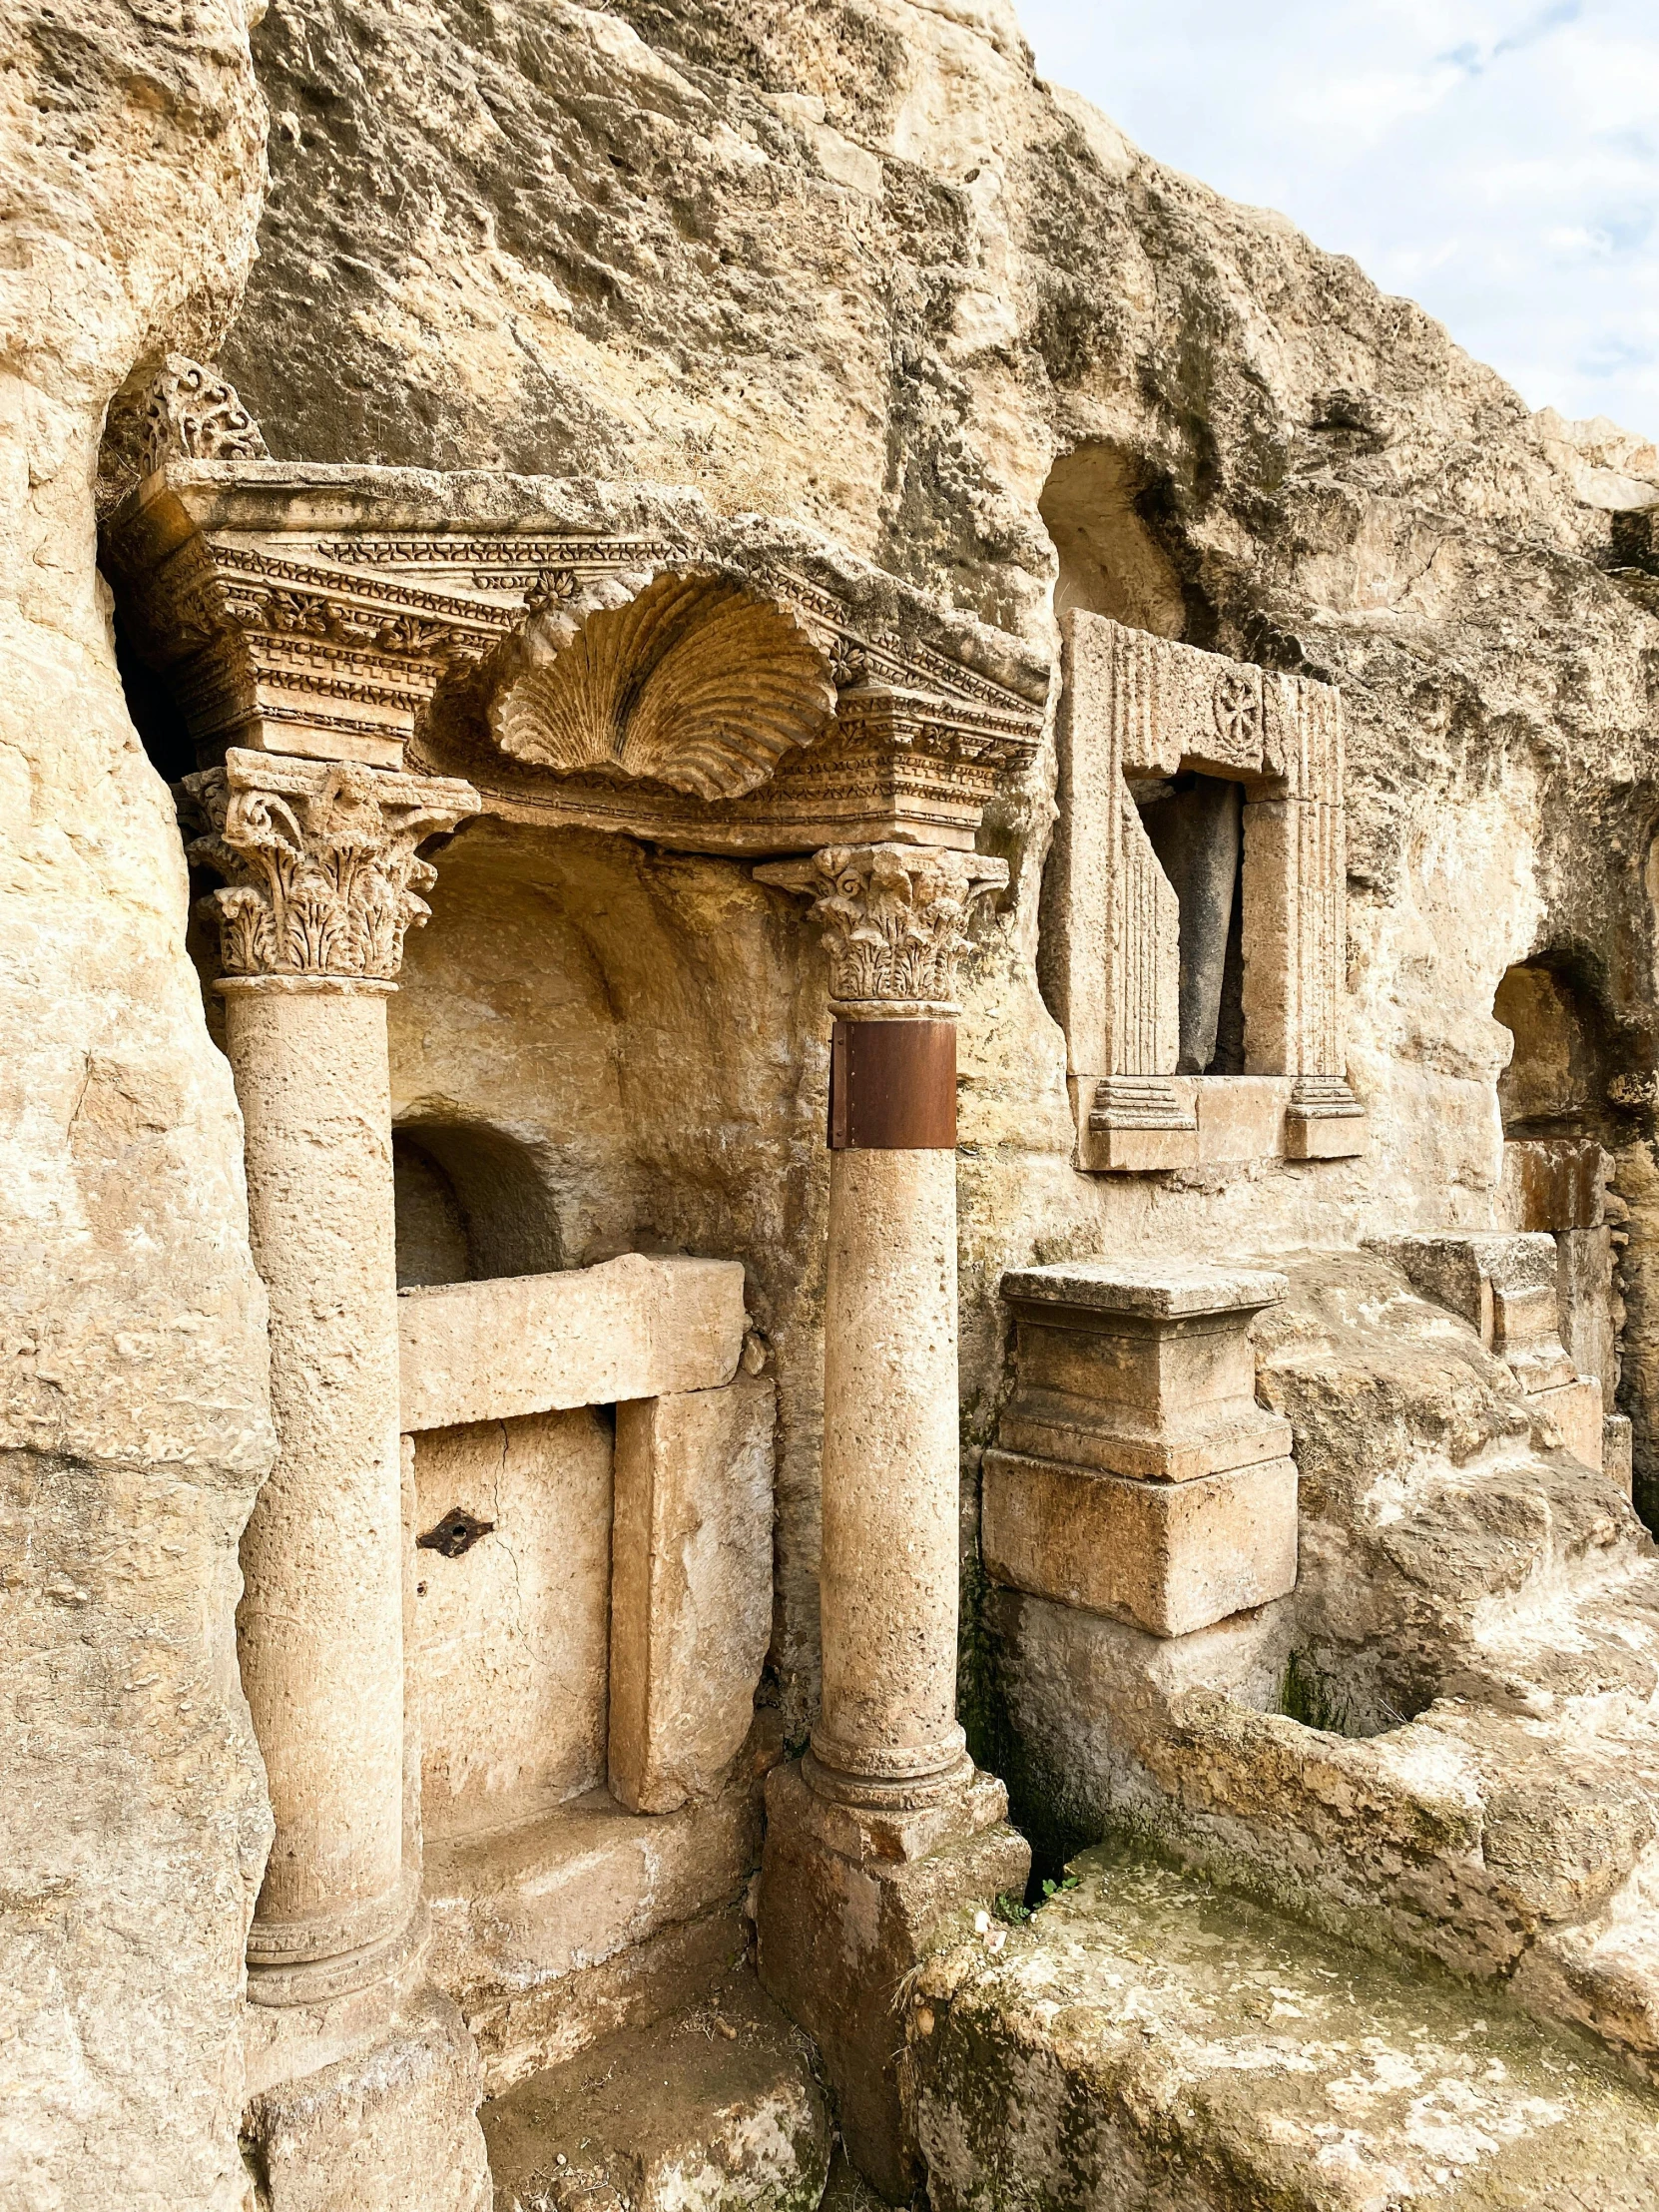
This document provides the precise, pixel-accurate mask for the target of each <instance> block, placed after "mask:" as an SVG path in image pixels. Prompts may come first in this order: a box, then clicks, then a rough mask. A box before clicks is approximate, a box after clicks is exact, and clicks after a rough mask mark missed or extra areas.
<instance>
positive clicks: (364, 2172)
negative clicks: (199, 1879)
mask: <svg viewBox="0 0 1659 2212" xmlns="http://www.w3.org/2000/svg"><path fill="white" fill-rule="evenodd" d="M247 2042H248V2080H249V2086H250V2089H251V2090H252V2092H253V2094H252V2095H251V2097H250V2099H249V2103H248V2106H247V2109H246V2110H245V2112H244V2114H243V2122H242V2141H243V2153H244V2156H245V2157H246V2159H247V2161H248V2165H249V2167H250V2169H251V2171H252V2173H253V2175H254V2177H255V2180H256V2183H257V2185H258V2187H259V2190H260V2192H261V2194H260V2195H259V2198H258V2202H259V2205H260V2212H487V2208H488V2206H489V2203H490V2176H489V2164H488V2161H487V2159H486V2157H485V2153H484V2137H483V2132H482V2130H481V2129H480V2127H479V2125H478V2104H479V2100H480V2099H481V2097H482V2095H483V2080H482V2076H481V2074H480V2071H479V2065H478V2051H477V2046H476V2045H475V2044H474V2042H473V2039H472V2037H471V2035H470V2034H469V2032H468V2031H467V2027H466V2023H465V2021H464V2020H463V2019H462V2017H461V2015H460V2012H459V2010H458V2009H457V2007H456V2006H455V2004H454V2003H453V2002H452V2000H451V1999H450V1998H449V1997H447V1996H446V1995H445V1994H444V1993H443V1991H442V1990H441V1989H439V1988H437V1987H436V1986H435V1984H434V1983H432V1982H431V1981H429V1980H427V1979H426V1968H425V1959H424V1946H423V1945H422V1946H420V1947H418V1948H417V1949H415V1950H414V1951H413V1952H412V1953H411V1954H410V1955H409V1956H408V1957H406V1959H405V1960H404V1961H403V1964H402V1969H401V1971H400V1972H399V1973H397V1974H396V1975H394V1976H393V1977H392V1978H390V1979H388V1980H382V1981H381V1982H379V1983H378V1984H377V1985H376V1986H374V1987H372V1988H362V1989H354V1990H352V1991H351V1992H349V1993H348V1994H346V1995H344V1996H341V1997H336V1998H332V1999H329V2000H323V2001H319V2002H317V2003H314V2004H305V2005H298V2004H292V2003H288V2004H284V2005H283V2006H282V2007H280V2008H279V2009H278V2008H277V2007H260V2008H258V2009H256V2008H253V2007H251V2008H250V2011H249V2014H248V2022H247Z"/></svg>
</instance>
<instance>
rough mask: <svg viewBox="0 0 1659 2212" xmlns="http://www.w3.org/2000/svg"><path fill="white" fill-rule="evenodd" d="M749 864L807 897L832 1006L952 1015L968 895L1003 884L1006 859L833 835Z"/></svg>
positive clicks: (885, 1014) (909, 1015)
mask: <svg viewBox="0 0 1659 2212" xmlns="http://www.w3.org/2000/svg"><path fill="white" fill-rule="evenodd" d="M755 874H756V877H757V879H758V880H759V881H761V882H763V883H775V884H777V885H778V887H779V888H780V889H782V890H789V891H798V892H802V893H805V894H806V895H807V896H808V897H810V898H811V899H812V901H813V905H812V915H813V919H814V920H815V921H816V922H817V923H818V924H819V926H820V927H821V928H822V930H823V931H824V938H825V944H826V947H827V949H828V951H829V954H830V1003H831V1005H832V1006H833V1007H834V1009H835V1011H836V1012H837V1013H838V1014H842V1015H846V1016H850V1017H852V1018H855V1019H860V1020H865V1021H869V1020H880V1019H882V1018H886V1019H907V1020H915V1019H928V1018H931V1019H951V1018H953V1017H954V1016H955V1014H956V1013H957V1012H958V1011H959V1009H958V1007H957V1004H956V979H957V968H958V964H959V961H960V958H961V955H962V953H963V951H964V950H965V949H966V947H967V944H968V942H969V939H968V931H967V922H968V916H969V914H970V913H971V911H972V907H973V902H974V900H975V899H976V898H980V897H983V896H984V894H985V893H986V892H987V891H993V890H1000V889H1001V888H1002V886H1003V885H1004V884H1005V883H1006V882H1007V880H1008V863H1007V861H1006V860H995V859H987V858H985V857H984V856H983V855H982V854H980V853H977V852H951V851H939V850H934V849H930V848H929V847H927V846H925V845H908V844H866V845H830V846H827V847H826V848H825V850H823V851H822V852H815V853H814V854H813V856H812V858H811V859H806V860H784V861H780V862H776V863H774V864H772V865H771V866H768V867H760V868H757V869H756V870H755Z"/></svg>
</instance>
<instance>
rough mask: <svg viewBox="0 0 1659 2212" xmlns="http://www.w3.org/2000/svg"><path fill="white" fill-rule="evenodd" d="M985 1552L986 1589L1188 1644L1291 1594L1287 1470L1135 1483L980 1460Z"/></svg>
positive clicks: (1007, 1455) (1292, 1483) (1292, 1514)
mask: <svg viewBox="0 0 1659 2212" xmlns="http://www.w3.org/2000/svg"><path fill="white" fill-rule="evenodd" d="M984 1482H985V1487H984V1503H983V1518H982V1521H981V1531H982V1534H981V1541H982V1543H983V1546H984V1556H985V1572H986V1573H987V1574H988V1575H989V1576H990V1578H991V1580H992V1581H993V1582H998V1583H1002V1584H1003V1585H1005V1586H1006V1587H1008V1588H1011V1589H1016V1590H1024V1591H1027V1592H1028V1593H1029V1594H1030V1595H1031V1596H1033V1597H1046V1598H1052V1599H1054V1600H1055V1601H1056V1602H1057V1603H1058V1604H1061V1605H1070V1606H1075V1607H1077V1608H1079V1609H1080V1610H1082V1611H1084V1612H1088V1613H1104V1614H1106V1615H1108V1616H1109V1617H1110V1618H1111V1619H1113V1620H1120V1621H1127V1622H1129V1623H1131V1624H1132V1625H1133V1626H1134V1627H1136V1628H1145V1629H1148V1630H1150V1631H1151V1633H1152V1634H1153V1635H1155V1636H1187V1635H1191V1634H1192V1633H1193V1632H1194V1631H1195V1630H1197V1629H1200V1628H1208V1627H1210V1626H1211V1624H1212V1623H1214V1622H1216V1621H1220V1620H1226V1619H1227V1618H1228V1617H1229V1616H1230V1615H1231V1614H1234V1613H1242V1612H1246V1611H1248V1610H1249V1609H1250V1608H1252V1607H1254V1606H1258V1605H1266V1604H1268V1603H1270V1602H1271V1601H1272V1600H1273V1599H1274V1598H1280V1597H1288V1596H1289V1595H1290V1593H1291V1591H1292V1590H1294V1589H1295V1588H1296V1573H1297V1474H1296V1464H1295V1462H1294V1461H1293V1460H1291V1459H1265V1460H1263V1461H1261V1462H1260V1463H1259V1464H1258V1465H1256V1466H1250V1467H1234V1468H1230V1469H1228V1470H1227V1471H1226V1472H1224V1473H1221V1474H1205V1475H1199V1476H1198V1477H1197V1478H1196V1479H1195V1480H1193V1481H1191V1482H1138V1481H1132V1480H1128V1479H1126V1478H1124V1477H1123V1476H1120V1475H1113V1474H1099V1473H1096V1472H1094V1471H1092V1470H1090V1469H1086V1468H1082V1467H1068V1466H1064V1465H1061V1464H1060V1463H1059V1462H1057V1461H1055V1460H1052V1459H1028V1458H1023V1457H1021V1456H1019V1455H1018V1454H1017V1453H1014V1452H1008V1451H995V1450H992V1451H988V1452H987V1453H986V1454H985V1473H984Z"/></svg>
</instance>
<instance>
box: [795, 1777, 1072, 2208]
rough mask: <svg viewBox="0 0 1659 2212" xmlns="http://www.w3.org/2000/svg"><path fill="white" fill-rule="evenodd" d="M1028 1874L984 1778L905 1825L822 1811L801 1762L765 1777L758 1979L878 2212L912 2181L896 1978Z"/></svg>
mask: <svg viewBox="0 0 1659 2212" xmlns="http://www.w3.org/2000/svg"><path fill="white" fill-rule="evenodd" d="M1030 1872H1031V1850H1030V1846H1029V1845H1028V1844H1027V1843H1026V1842H1025V1840H1024V1838H1023V1837H1021V1836H1019V1835H1016V1833H1015V1832H1014V1830H1013V1829H1011V1828H1010V1827H1009V1826H1008V1794H1007V1792H1006V1790H1005V1789H1004V1788H1003V1786H1002V1784H1001V1783H1000V1782H998V1781H996V1780H995V1779H994V1778H993V1777H992V1776H990V1775H986V1774H976V1775H974V1776H973V1777H972V1779H971V1780H970V1781H969V1782H967V1783H966V1784H965V1785H963V1786H962V1787H961V1788H959V1789H957V1790H955V1791H954V1792H952V1793H951V1795H950V1797H949V1798H948V1799H946V1800H945V1801H943V1802H942V1803H941V1804H939V1805H937V1806H934V1807H930V1808H926V1809H923V1810H922V1811H921V1812H920V1813H919V1814H918V1815H916V1816H911V1817H908V1818H906V1817H905V1816H903V1815H897V1816H895V1815H892V1814H878V1815H874V1816H869V1815H861V1814H860V1813H859V1812H858V1811H857V1810H856V1809H854V1808H850V1807H842V1806H839V1805H836V1804H834V1803H833V1802H831V1801H828V1800H826V1799H825V1798H823V1797H822V1796H820V1794H819V1793H818V1791H817V1790H815V1789H814V1788H813V1787H812V1786H811V1784H810V1783H809V1782H808V1780H807V1779H806V1777H805V1776H804V1774H803V1771H802V1764H801V1763H797V1764H795V1765H793V1766H787V1767H780V1768H778V1769H777V1770H776V1772H774V1773H773V1774H772V1775H771V1776H770V1777H769V1778H768V1782H767V1840H766V1853H765V1857H764V1858H763V1860H762V1863H761V1891H760V1912H759V1927H760V1944H761V1957H760V1965H761V1980H762V1982H763V1983H764V1985H765V1986H766V1988H767V1989H768V1990H770V1991H771V1993H772V1995H773V1996H775V1997H776V1998H777V1999H778V2001H779V2002H780V2003H781V2004H782V2005H783V2006H784V2008H785V2010H786V2011H788V2012H789V2013H791V2014H792V2015H793V2017H794V2018H796V2019H797V2020H799V2021H800V2022H801V2024H802V2026H803V2027H805V2028H806V2029H807V2030H808V2032H809V2033H810V2034H811V2035H812V2036H813V2037H814V2038H815V2040H816V2041H817V2043H818V2046H819V2050H820V2052H821V2053H822V2055H823V2059H824V2066H825V2071H826V2072H827V2073H828V2075H829V2077H830V2084H831V2086H832V2087H833V2089H834V2093H835V2113H836V2119H837V2121H838V2123H839V2126H840V2131H841V2137H842V2140H843V2141H844V2142H845V2144H846V2148H847V2152H848V2155H849V2156H850V2157H851V2159H852V2162H853V2164H854V2165H855V2166H856V2167H857V2168H858V2170H859V2172H860V2173H862V2174H863V2175H864V2176H865V2177H866V2179H868V2180H869V2181H871V2182H873V2183H874V2185H875V2187H876V2188H877V2189H878V2190H879V2191H880V2192H881V2194H882V2195H883V2196H884V2197H885V2198H886V2199H887V2200H888V2202H889V2203H891V2204H908V2203H909V2202H910V2200H911V2198H912V2196H913V2194H914V2191H915V2187H916V2184H917V2182H918V2181H919V2180H920V2178H921V2171H920V2163H919V2160H918V2157H917V2153H916V2147H915V2136H914V2128H913V2124H912V2118H911V2109H912V2107H911V2097H910V2086H911V2085H910V2083H909V2082H908V2080H907V2079H906V2078H905V2076H904V2071H903V2062H902V2052H903V2048H904V2022H903V2019H902V2017H901V2014H900V2009H899V2008H900V2006H901V2005H902V2003H903V1993H904V1981H905V1977H906V1976H907V1975H908V1974H909V1973H910V1972H911V1970H912V1969H913V1968H914V1967H915V1966H916V1965H918V1964H919V1963H920V1962H921V1960H922V1959H923V1958H925V1957H926V1956H927V1954H928V1953H929V1952H930V1951H933V1950H937V1949H941V1948H943V1947H944V1946H945V1945H946V1944H949V1943H952V1942H958V1941H961V1940H962V1939H964V1938H966V1937H971V1936H973V1934H974V1933H975V1927H974V1924H975V1921H976V1919H977V1918H978V1916H979V1915H980V1914H982V1913H984V1912H985V1911H986V1910H987V1909H988V1908H989V1907H991V1906H992V1905H993V1904H994V1901H995V1900H996V1899H997V1898H998V1897H1000V1896H1005V1895H1012V1896H1014V1897H1016V1898H1017V1897H1023V1896H1024V1894H1025V1885H1026V1881H1027V1879H1028V1877H1029V1875H1030Z"/></svg>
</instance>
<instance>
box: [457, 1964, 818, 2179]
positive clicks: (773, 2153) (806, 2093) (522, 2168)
mask: <svg viewBox="0 0 1659 2212" xmlns="http://www.w3.org/2000/svg"><path fill="white" fill-rule="evenodd" d="M481 2116H482V2119H483V2123H484V2136H485V2140H486V2141H487V2142H488V2144H489V2152H490V2168H491V2171H492V2172H493V2174H494V2176H495V2187H496V2199H495V2201H496V2203H497V2205H498V2206H500V2207H501V2212H623V2208H624V2207H633V2208H634V2212H816V2208H817V2206H818V2204H819V2201H820V2199H821V2198H822V2197H823V2195H824V2184H825V2179H826V2176H827V2175H828V2173H829V2169H830V2107H829V2102H828V2099H827V2098H826V2096H825V2092H824V2089H823V2086H822V2084H821V2083H820V2081H819V2079H818V2076H817V2073H816V2072H815V2070H814V2064H813V2054H812V2046H811V2044H810V2042H809V2041H808V2039H807V2037H806V2036H804V2035H803V2034H802V2032H801V2030H800V2029H799V2028H797V2027H793V2026H792V2025H791V2024H790V2022H789V2021H788V2020H787V2019H786V2018H785V2016H784V2014H783V2013H782V2012H780V2011H779V2009H778V2007H777V2006H776V2005H775V2004H774V2003H773V2002H772V2001H771V1999H770V1998H769V1997H768V1996H766V1995H765V1993H764V1992H763V1991H762V1990H761V1988H760V1987H759V1985H758V1984H757V1982H756V1980H755V1977H754V1974H753V1972H752V1971H751V1970H748V1969H744V1970H741V1971H735V1972H728V1973H727V1974H725V1975H724V1976H722V1977H721V1978H720V1979H719V1980H718V1981H717V1982H716V1983H715V1984H714V1985H713V1987H712V1988H710V1989H709V1990H707V1991H705V1992H704V1993H703V1995H702V1997H701V2001H700V2002H698V2003H697V2004H695V2005H693V2006H690V2007H688V2008H687V2009H686V2010H684V2011H681V2012H677V2013H675V2014H674V2015H673V2016H672V2017H670V2018H668V2019H665V2020H662V2021H660V2022H659V2023H658V2024H657V2025H656V2026H655V2027H651V2028H643V2029H636V2030H634V2031H633V2032H631V2033H624V2034H620V2035H610V2036H606V2037H603V2038H602V2039H601V2040H600V2041H599V2042H597V2043H595V2044H593V2045H592V2047H591V2048H590V2049H588V2050H587V2051H585V2052H583V2054H582V2055H581V2056H580V2057H579V2058H572V2059H569V2060H567V2061H566V2062H565V2064H564V2065H562V2066H556V2067H552V2068H550V2069H549V2070H548V2071H547V2072H545V2073H539V2074H532V2075H531V2076H530V2078H529V2079H528V2080H527V2081H522V2082H520V2083H519V2085H518V2086H517V2088H515V2089H512V2090H509V2092H508V2093H507V2094H506V2095H505V2096H503V2097H498V2098H496V2099H494V2100H493V2101H492V2102H490V2103H488V2104H486V2105H485V2106H484V2109H483V2113H482V2115H481Z"/></svg>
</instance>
